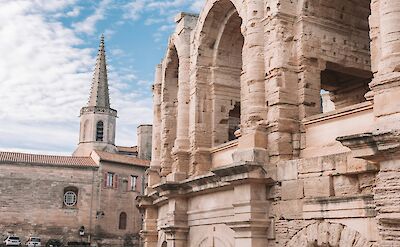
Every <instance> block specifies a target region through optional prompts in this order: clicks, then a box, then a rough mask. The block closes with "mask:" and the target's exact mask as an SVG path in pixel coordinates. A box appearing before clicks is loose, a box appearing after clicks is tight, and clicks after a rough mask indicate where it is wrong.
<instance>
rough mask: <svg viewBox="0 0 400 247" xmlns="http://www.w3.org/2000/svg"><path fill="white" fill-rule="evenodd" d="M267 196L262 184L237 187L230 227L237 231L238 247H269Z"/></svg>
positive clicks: (236, 240)
mask: <svg viewBox="0 0 400 247" xmlns="http://www.w3.org/2000/svg"><path fill="white" fill-rule="evenodd" d="M266 194H267V193H266V186H265V184H262V183H260V184H259V183H250V184H241V185H237V186H235V188H234V195H235V202H234V204H233V206H234V212H235V215H234V220H233V221H232V222H230V223H228V225H229V226H230V227H231V228H232V229H233V230H234V231H235V246H236V247H242V246H246V247H262V246H268V239H267V228H268V225H269V222H268V220H267V210H268V203H267V200H266Z"/></svg>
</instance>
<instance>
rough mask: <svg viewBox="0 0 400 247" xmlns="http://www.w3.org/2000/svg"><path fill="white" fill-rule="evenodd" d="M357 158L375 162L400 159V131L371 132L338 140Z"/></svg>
mask: <svg viewBox="0 0 400 247" xmlns="http://www.w3.org/2000/svg"><path fill="white" fill-rule="evenodd" d="M336 140H337V141H339V142H341V143H342V145H344V146H346V147H348V148H350V149H351V150H352V151H353V155H354V157H356V158H362V159H365V160H370V161H374V162H379V161H384V160H391V159H394V158H400V131H399V130H392V131H386V132H378V131H377V132H370V133H362V134H357V135H350V136H343V137H338V138H336Z"/></svg>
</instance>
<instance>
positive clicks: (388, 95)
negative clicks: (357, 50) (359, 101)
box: [370, 0, 400, 131]
mask: <svg viewBox="0 0 400 247" xmlns="http://www.w3.org/2000/svg"><path fill="white" fill-rule="evenodd" d="M371 6H372V17H373V18H371V27H374V32H373V34H374V33H379V35H378V38H377V39H378V44H379V48H375V50H376V49H378V50H379V52H377V51H375V50H374V51H375V52H374V54H375V53H377V54H378V55H376V56H373V57H372V58H373V61H372V63H373V64H377V65H376V67H377V69H378V72H377V73H376V74H375V78H374V80H373V82H372V83H371V84H370V87H371V89H372V91H373V95H374V103H375V104H374V113H375V116H376V117H377V129H379V131H386V130H391V129H399V127H398V122H399V120H400V114H399V113H400V104H396V103H394V102H396V101H398V99H399V98H400V2H398V1H387V0H380V1H378V0H374V1H373V3H372V5H371ZM376 12H378V13H376ZM376 22H378V23H379V27H376ZM373 41H375V39H374V40H373ZM373 44H375V43H373ZM374 54H373V55H374ZM376 60H378V61H376Z"/></svg>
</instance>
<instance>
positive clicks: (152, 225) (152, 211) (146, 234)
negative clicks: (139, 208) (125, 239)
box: [140, 207, 158, 247]
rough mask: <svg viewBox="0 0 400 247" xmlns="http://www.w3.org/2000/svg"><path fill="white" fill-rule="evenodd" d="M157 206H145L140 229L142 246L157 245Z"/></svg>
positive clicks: (150, 246) (152, 246) (151, 246)
mask: <svg viewBox="0 0 400 247" xmlns="http://www.w3.org/2000/svg"><path fill="white" fill-rule="evenodd" d="M157 215H158V212H157V208H156V207H146V208H145V214H144V220H143V230H142V231H140V236H141V238H142V240H143V247H157V242H158V233H157Z"/></svg>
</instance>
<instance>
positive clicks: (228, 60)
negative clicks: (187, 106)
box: [190, 0, 244, 174]
mask: <svg viewBox="0 0 400 247" xmlns="http://www.w3.org/2000/svg"><path fill="white" fill-rule="evenodd" d="M243 10H244V5H243V3H242V2H241V3H239V1H231V0H218V1H216V0H213V1H208V2H207V3H206V6H205V8H204V9H203V12H202V13H201V14H200V17H199V20H198V23H197V26H196V29H195V31H194V35H193V38H194V39H195V40H196V42H192V44H193V45H194V46H193V50H192V55H193V56H192V63H191V66H192V67H191V70H190V71H191V75H190V78H191V82H190V84H191V92H192V94H191V98H190V103H191V104H192V105H191V109H192V111H193V112H194V114H193V115H192V116H191V117H192V119H191V124H190V128H191V130H190V132H191V133H194V135H191V140H190V141H191V146H192V147H195V148H196V150H192V162H191V163H192V164H193V163H200V162H196V159H198V160H201V163H202V164H199V166H198V168H195V167H194V166H192V167H191V173H192V174H193V173H194V174H198V173H201V172H200V171H196V170H199V169H200V170H207V169H208V167H209V166H210V158H209V157H210V156H209V155H210V154H209V153H207V152H205V151H204V150H205V149H208V148H212V147H214V146H217V145H219V144H222V143H224V142H227V141H229V140H230V139H229V113H230V111H231V110H232V109H233V108H234V107H235V105H236V103H240V102H241V93H240V91H241V90H240V88H241V75H242V64H243V63H242V52H243V46H244V36H243V32H242V23H243V18H242V16H243V14H242V13H243ZM197 151H200V152H201V153H200V152H199V153H196V152H197ZM197 155H200V156H197Z"/></svg>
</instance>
